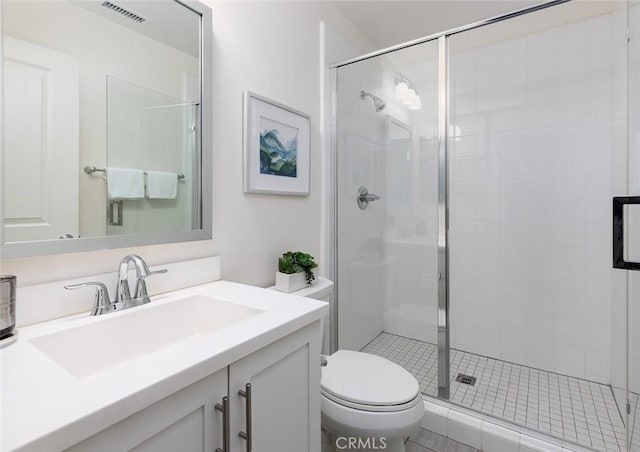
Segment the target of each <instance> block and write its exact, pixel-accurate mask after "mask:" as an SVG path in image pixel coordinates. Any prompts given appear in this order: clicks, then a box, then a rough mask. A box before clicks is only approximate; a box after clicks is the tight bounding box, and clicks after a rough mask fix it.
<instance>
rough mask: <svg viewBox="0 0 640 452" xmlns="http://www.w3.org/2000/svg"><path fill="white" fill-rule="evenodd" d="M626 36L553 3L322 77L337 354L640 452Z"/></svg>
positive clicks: (431, 389) (580, 439)
mask: <svg viewBox="0 0 640 452" xmlns="http://www.w3.org/2000/svg"><path fill="white" fill-rule="evenodd" d="M636 33H640V2H635V1H629V2H612V1H608V2H580V1H575V0H574V1H553V2H549V3H546V4H543V5H540V6H537V7H533V8H529V9H526V10H521V11H518V12H515V13H512V14H508V15H505V16H502V17H498V18H493V19H489V20H486V21H483V22H479V23H475V24H470V25H468V26H465V27H460V28H458V29H455V30H450V31H446V32H443V33H439V34H437V35H433V36H430V37H426V38H423V39H419V40H416V41H413V42H409V43H406V44H402V45H398V46H395V47H393V48H389V49H384V50H381V51H379V52H374V53H371V54H368V55H364V56H362V57H358V58H354V59H351V60H348V61H344V62H341V63H336V64H334V65H333V66H332V71H333V84H334V106H333V110H334V114H335V118H334V119H335V124H336V132H335V134H334V137H335V138H334V146H335V151H336V152H335V155H336V157H335V159H336V160H335V174H336V185H335V203H336V204H335V225H336V230H335V234H336V235H335V257H334V259H335V268H334V270H335V274H334V278H335V280H336V303H335V305H334V306H335V309H334V316H333V320H334V321H333V322H332V343H331V346H332V349H333V350H336V349H351V350H363V351H366V352H369V353H373V354H377V355H380V356H383V357H385V358H387V359H390V360H391V361H394V362H396V363H398V364H400V365H401V366H403V367H404V368H406V369H407V370H408V371H410V372H411V373H412V374H413V375H414V376H415V377H416V378H417V380H418V381H419V383H420V388H421V391H422V392H423V394H424V395H425V397H431V398H437V399H440V400H443V401H446V402H449V403H451V404H455V405H460V406H462V407H465V408H468V409H471V410H474V411H477V412H480V413H482V414H483V415H489V416H492V417H494V418H497V419H500V420H502V421H506V422H509V423H512V424H516V425H517V426H519V428H522V429H529V430H534V431H536V432H539V433H542V434H546V435H549V436H551V437H555V438H557V439H559V440H562V441H566V442H567V443H572V444H576V445H579V446H582V447H585V448H588V449H594V450H606V451H610V450H611V451H631V450H640V425H638V427H637V428H635V418H636V416H635V415H636V409H637V405H638V404H637V402H638V397H639V396H638V394H640V349H639V347H640V346H639V345H638V344H640V273H638V272H635V271H633V270H637V269H640V264H635V262H640V206H636V207H632V206H633V204H634V203H636V204H638V203H640V197H636V196H637V195H640V132H638V131H640V115H639V113H640V46H639V45H638V39H640V38H637V37H636V36H635V34H636ZM614 197H616V198H615V200H616V201H614ZM616 202H617V209H614V208H613V207H614V205H615V204H616ZM626 204H629V206H627V205H626ZM614 210H615V213H616V215H613V213H614ZM614 216H615V219H614ZM612 238H613V239H612ZM614 255H615V256H616V258H615V259H614V258H613V256H614ZM614 267H615V268H614ZM639 424H640V422H639Z"/></svg>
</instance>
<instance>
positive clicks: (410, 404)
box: [321, 390, 420, 413]
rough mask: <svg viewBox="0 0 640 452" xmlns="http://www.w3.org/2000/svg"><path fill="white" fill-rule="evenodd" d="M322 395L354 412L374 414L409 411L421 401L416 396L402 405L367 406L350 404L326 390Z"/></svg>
mask: <svg viewBox="0 0 640 452" xmlns="http://www.w3.org/2000/svg"><path fill="white" fill-rule="evenodd" d="M321 394H322V396H323V397H326V398H327V399H329V400H331V401H333V402H335V403H337V404H339V405H342V406H344V407H349V408H353V409H354V410H360V411H372V412H378V413H382V412H394V411H404V410H408V409H411V408H412V407H413V406H415V405H416V404H417V403H418V402H419V401H420V397H418V396H417V395H416V397H415V398H414V399H413V400H411V401H409V402H407V403H403V404H400V405H366V404H363V403H355V402H350V401H348V400H343V399H340V398H338V397H336V396H334V395H332V394H330V393H328V392H326V391H325V390H321Z"/></svg>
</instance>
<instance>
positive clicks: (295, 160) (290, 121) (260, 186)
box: [243, 91, 310, 196]
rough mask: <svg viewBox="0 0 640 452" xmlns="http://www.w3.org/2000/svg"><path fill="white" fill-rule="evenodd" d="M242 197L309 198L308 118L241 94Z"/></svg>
mask: <svg viewBox="0 0 640 452" xmlns="http://www.w3.org/2000/svg"><path fill="white" fill-rule="evenodd" d="M243 123H244V131H243V135H244V140H243V141H244V143H243V148H244V152H243V170H244V174H243V186H244V187H243V188H244V192H245V193H263V194H272V195H293V196H309V165H310V140H309V133H310V130H309V125H310V116H309V115H307V114H306V113H303V112H301V111H298V110H295V109H293V108H291V107H288V106H286V105H283V104H281V103H279V102H276V101H274V100H271V99H268V98H266V97H263V96H260V95H258V94H256V93H253V92H251V91H245V92H244V121H243Z"/></svg>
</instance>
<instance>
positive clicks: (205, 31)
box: [0, 0, 213, 259]
mask: <svg viewBox="0 0 640 452" xmlns="http://www.w3.org/2000/svg"><path fill="white" fill-rule="evenodd" d="M173 1H175V2H177V3H180V4H181V5H183V6H184V7H186V8H189V9H190V10H192V11H194V12H195V13H197V14H199V15H200V17H201V20H200V96H201V99H200V103H201V110H200V111H201V115H200V121H201V123H200V138H201V148H200V155H201V164H200V173H201V174H200V185H201V191H200V200H199V201H200V202H199V204H200V212H201V215H200V216H201V219H202V228H201V229H196V230H191V231H176V232H161V233H148V234H128V235H115V236H103V237H83V238H75V239H65V240H61V239H58V240H41V241H33V242H12V243H5V241H4V171H0V256H1V257H2V259H13V258H21V257H33V256H46V255H52V254H66V253H80V252H86V251H96V250H102V249H117V248H128V247H136V246H145V245H158V244H166V243H177V242H189V241H196V240H210V239H211V238H213V215H212V213H213V212H212V210H213V209H212V199H213V191H212V188H213V180H212V178H213V167H212V161H213V156H212V153H213V131H212V128H213V105H212V99H213V97H212V86H213V62H212V60H213V28H212V23H213V22H212V11H211V9H210V8H209V7H208V6H206V5H204V4H202V3H200V2H199V1H196V0H173ZM2 9H3V8H2V3H1V2H0V62H2V61H4V55H3V49H4V46H3V34H2V17H3V14H2ZM1 67H2V65H1V64H0V68H1ZM3 75H4V71H3V70H0V105H3V102H4V98H3V92H2V86H3V83H4V80H3ZM3 116H4V108H0V168H4V117H3Z"/></svg>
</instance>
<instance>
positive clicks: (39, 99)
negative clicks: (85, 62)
mask: <svg viewBox="0 0 640 452" xmlns="http://www.w3.org/2000/svg"><path fill="white" fill-rule="evenodd" d="M3 63H4V64H3V66H4V119H5V120H4V177H5V179H4V180H5V211H4V214H5V241H6V242H18V241H32V240H47V239H56V238H58V237H60V236H61V235H63V234H71V235H73V236H74V237H78V177H79V176H78V174H79V169H78V168H79V163H78V142H79V132H78V130H79V123H78V121H79V114H78V89H79V85H78V74H79V70H78V62H77V60H75V59H74V58H73V57H71V56H69V55H65V54H64V53H60V52H57V51H54V50H51V49H48V48H46V47H40V46H37V45H34V44H31V43H28V42H26V41H22V40H19V39H15V38H12V37H9V36H5V37H4V59H3Z"/></svg>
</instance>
